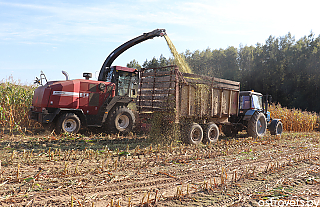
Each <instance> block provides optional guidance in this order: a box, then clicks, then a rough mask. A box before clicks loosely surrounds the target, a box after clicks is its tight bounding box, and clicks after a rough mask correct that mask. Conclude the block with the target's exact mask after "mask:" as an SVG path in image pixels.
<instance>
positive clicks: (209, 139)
mask: <svg viewBox="0 0 320 207" xmlns="http://www.w3.org/2000/svg"><path fill="white" fill-rule="evenodd" d="M219 134H220V132H219V127H218V126H217V125H216V124H215V123H213V122H210V123H208V124H207V125H206V131H205V133H204V137H203V140H202V142H203V143H204V144H208V143H214V142H217V141H218V139H219Z"/></svg>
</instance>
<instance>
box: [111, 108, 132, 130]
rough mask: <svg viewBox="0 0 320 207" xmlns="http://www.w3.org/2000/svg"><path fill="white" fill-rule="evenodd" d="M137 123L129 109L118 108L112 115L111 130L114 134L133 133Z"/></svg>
mask: <svg viewBox="0 0 320 207" xmlns="http://www.w3.org/2000/svg"><path fill="white" fill-rule="evenodd" d="M135 121H136V119H135V116H134V114H133V112H132V111H131V110H130V109H129V108H127V107H122V106H121V107H116V108H115V110H113V111H112V112H111V114H110V119H109V129H110V130H111V132H114V133H119V134H127V133H129V132H130V131H132V129H133V127H134V124H135Z"/></svg>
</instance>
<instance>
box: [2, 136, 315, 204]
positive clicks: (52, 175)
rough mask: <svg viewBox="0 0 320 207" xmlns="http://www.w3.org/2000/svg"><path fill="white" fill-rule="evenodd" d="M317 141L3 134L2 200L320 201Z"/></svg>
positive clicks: (305, 138)
mask: <svg viewBox="0 0 320 207" xmlns="http://www.w3.org/2000/svg"><path fill="white" fill-rule="evenodd" d="M319 143H320V134H319V133H285V134H284V135H283V136H282V137H281V138H280V137H274V136H270V135H269V136H267V137H265V138H263V139H252V138H250V137H249V138H243V137H241V135H238V137H237V138H226V137H221V140H219V141H218V143H216V144H211V145H200V146H185V145H182V144H180V143H179V142H177V143H175V144H173V145H171V146H161V145H156V146H155V145H152V144H151V143H150V141H149V140H148V139H147V138H146V137H144V136H139V137H135V136H129V137H118V136H108V135H107V136H104V135H102V134H100V135H99V136H98V135H88V136H61V137H56V136H52V135H44V134H43V135H36V136H21V135H19V136H18V135H16V136H9V135H2V138H1V142H0V145H1V150H0V160H1V169H0V173H1V175H0V206H130V204H131V205H132V206H262V204H265V206H267V204H268V202H271V201H272V202H273V203H272V204H274V205H273V206H279V205H281V204H284V205H285V204H288V202H291V203H289V204H290V205H291V204H293V202H296V203H295V204H300V205H301V204H302V202H304V203H305V204H307V203H309V204H311V202H313V204H319V206H320V183H319V182H320V179H319V178H320V160H319V158H320V150H319V149H320V144H319ZM129 200H130V201H129ZM129 202H130V203H129ZM297 202H299V203H297ZM317 202H319V203H317ZM71 203H72V204H71ZM269 204H270V203H269ZM290 205H289V206H290ZM269 206H272V205H269ZM291 206H293V205H291ZM314 206H316V205H314Z"/></svg>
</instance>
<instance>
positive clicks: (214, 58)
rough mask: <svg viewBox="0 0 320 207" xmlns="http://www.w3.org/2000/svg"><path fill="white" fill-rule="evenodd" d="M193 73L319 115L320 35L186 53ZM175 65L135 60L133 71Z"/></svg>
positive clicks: (162, 60)
mask: <svg viewBox="0 0 320 207" xmlns="http://www.w3.org/2000/svg"><path fill="white" fill-rule="evenodd" d="M181 55H182V57H183V58H185V60H186V61H187V63H188V64H189V66H190V68H191V69H192V71H193V73H195V74H202V75H208V76H212V77H218V78H225V79H229V80H235V81H239V82H240V83H241V90H255V91H257V92H261V93H263V94H270V95H272V97H273V101H274V102H278V103H280V104H281V105H283V106H286V107H289V108H300V109H303V110H308V111H315V112H320V35H319V36H318V37H315V35H314V34H313V33H312V32H311V33H310V34H309V35H308V36H304V37H302V38H300V39H299V40H295V37H294V36H292V35H291V34H290V33H288V34H287V35H285V36H283V37H274V36H269V38H268V39H267V40H266V42H265V43H264V44H261V43H257V44H256V45H255V46H243V45H240V46H239V48H235V47H233V46H232V47H228V48H226V49H213V50H211V49H210V48H207V49H206V50H202V51H200V50H196V51H193V52H192V51H190V50H186V51H185V52H184V53H182V54H181ZM172 64H174V60H173V58H172V57H169V58H165V57H163V56H162V55H161V56H160V58H159V59H156V58H155V57H154V58H153V59H151V60H146V61H145V62H144V63H143V64H142V66H140V65H139V63H138V62H137V61H136V60H133V61H131V62H130V63H128V64H127V66H128V67H134V68H138V69H139V68H141V67H144V68H151V67H162V66H166V65H172Z"/></svg>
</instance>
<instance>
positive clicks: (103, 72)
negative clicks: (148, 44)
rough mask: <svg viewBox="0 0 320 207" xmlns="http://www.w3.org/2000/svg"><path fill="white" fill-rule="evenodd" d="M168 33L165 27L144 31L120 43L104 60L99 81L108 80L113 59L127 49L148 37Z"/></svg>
mask: <svg viewBox="0 0 320 207" xmlns="http://www.w3.org/2000/svg"><path fill="white" fill-rule="evenodd" d="M165 34H166V30H165V29H155V30H153V31H151V32H148V33H143V34H142V35H140V36H138V37H136V38H134V39H132V40H129V41H128V42H126V43H124V44H122V45H120V46H119V47H118V48H116V49H115V50H114V51H112V52H111V53H110V54H109V56H108V57H107V58H106V60H105V61H104V63H103V65H102V67H101V70H100V73H99V77H98V80H99V81H105V80H106V72H107V70H108V68H110V66H111V64H112V63H113V61H114V60H115V59H116V58H117V57H118V56H119V55H121V54H122V53H123V52H124V51H126V50H127V49H129V48H130V47H132V46H134V45H136V44H139V43H140V42H143V41H145V40H148V39H152V38H154V37H159V36H164V35H165Z"/></svg>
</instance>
